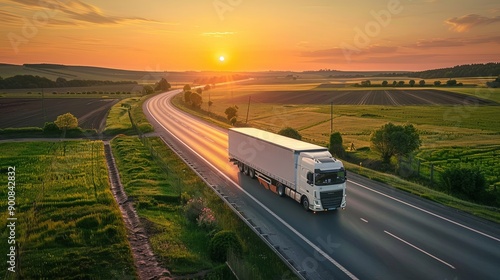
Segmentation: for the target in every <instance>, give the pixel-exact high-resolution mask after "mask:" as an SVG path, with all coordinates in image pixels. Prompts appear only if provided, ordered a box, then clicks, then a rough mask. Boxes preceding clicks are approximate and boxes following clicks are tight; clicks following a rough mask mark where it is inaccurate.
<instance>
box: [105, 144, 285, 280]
mask: <svg viewBox="0 0 500 280" xmlns="http://www.w3.org/2000/svg"><path fill="white" fill-rule="evenodd" d="M148 143H149V144H148V147H152V148H154V149H155V155H157V156H158V157H159V158H161V159H162V160H161V164H159V163H158V162H155V161H154V160H153V158H152V156H151V154H150V151H149V148H146V147H145V146H144V145H143V144H142V143H141V142H140V140H139V139H138V138H136V137H125V136H123V137H117V138H115V139H114V140H113V142H112V147H113V153H114V155H115V158H116V161H117V164H118V167H119V170H120V176H121V179H122V183H123V184H124V187H125V191H126V192H127V194H128V195H129V197H132V198H133V199H134V201H135V207H136V209H137V211H138V214H139V216H140V217H141V219H142V221H143V224H144V225H145V226H146V229H147V231H148V234H149V239H150V242H151V245H152V247H153V250H154V252H155V254H156V255H157V256H158V257H159V259H160V260H161V262H162V263H163V264H164V266H165V267H167V268H168V269H169V270H170V271H171V272H172V273H173V275H186V274H193V273H198V272H200V271H204V270H212V269H214V268H216V267H219V266H220V265H221V264H220V263H216V262H213V261H212V260H211V259H210V258H209V254H208V246H207V244H208V243H209V241H210V238H211V236H212V235H213V234H214V232H213V231H207V230H206V229H204V228H201V227H199V226H198V225H197V224H196V223H193V222H190V221H189V220H187V219H186V217H185V214H184V213H185V212H184V210H183V202H182V201H183V199H185V198H183V199H181V193H184V195H183V197H186V196H189V197H193V198H198V197H201V198H202V199H203V200H204V201H206V203H207V206H208V207H209V208H211V209H212V210H213V212H214V214H215V217H216V220H217V224H218V226H217V230H221V229H225V230H233V231H235V232H236V233H237V234H238V236H239V238H240V240H241V241H242V243H243V248H244V254H243V257H242V259H241V260H240V261H241V262H243V264H242V265H241V266H238V267H239V271H238V272H239V273H240V275H241V273H243V274H244V275H245V276H246V277H249V278H247V279H280V278H281V277H282V276H283V275H285V274H286V275H290V272H289V271H288V269H287V267H286V266H285V265H284V264H283V263H282V262H281V260H280V259H279V258H278V257H277V256H276V255H275V254H274V253H273V252H272V251H271V250H270V249H269V248H268V247H267V246H266V245H265V244H264V243H263V242H262V241H261V240H260V239H259V238H258V237H257V236H256V235H255V234H254V233H253V232H252V231H251V230H250V229H249V228H248V227H247V226H246V225H245V224H244V223H243V222H242V221H240V220H239V218H238V217H237V216H236V215H235V214H233V213H232V212H231V210H229V209H228V207H227V206H226V205H225V204H224V203H223V202H222V201H221V200H220V199H219V197H218V196H216V195H215V193H214V192H213V191H212V190H211V189H210V188H209V187H208V186H206V185H205V183H203V182H202V181H201V179H200V178H199V177H198V176H197V175H196V174H194V173H193V172H192V171H191V169H189V167H188V166H186V165H185V164H184V163H183V162H182V161H181V160H180V159H179V158H178V157H177V155H175V154H174V153H173V152H172V151H171V150H169V149H167V148H166V146H165V144H164V143H163V142H162V141H161V140H160V139H159V138H152V139H151V140H150V141H149V142H148ZM160 166H163V167H164V168H163V169H162V168H160ZM165 170H168V171H165ZM242 271H243V272H242ZM248 271H253V272H251V273H249V272H248Z"/></svg>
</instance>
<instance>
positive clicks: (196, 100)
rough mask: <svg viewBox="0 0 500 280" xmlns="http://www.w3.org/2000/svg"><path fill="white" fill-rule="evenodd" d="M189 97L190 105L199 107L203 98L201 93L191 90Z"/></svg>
mask: <svg viewBox="0 0 500 280" xmlns="http://www.w3.org/2000/svg"><path fill="white" fill-rule="evenodd" d="M189 99H190V100H191V106H193V107H194V108H198V109H199V108H201V104H202V103H203V98H202V97H201V95H199V94H198V93H195V92H192V93H191V95H190V96H189Z"/></svg>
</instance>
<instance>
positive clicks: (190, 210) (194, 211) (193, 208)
mask: <svg viewBox="0 0 500 280" xmlns="http://www.w3.org/2000/svg"><path fill="white" fill-rule="evenodd" d="M203 208H205V203H204V201H203V199H202V198H200V197H199V198H192V199H190V200H189V201H188V202H187V203H186V206H184V214H185V215H186V218H187V219H188V220H190V221H191V222H196V220H197V219H198V217H199V216H200V214H201V212H202V211H203Z"/></svg>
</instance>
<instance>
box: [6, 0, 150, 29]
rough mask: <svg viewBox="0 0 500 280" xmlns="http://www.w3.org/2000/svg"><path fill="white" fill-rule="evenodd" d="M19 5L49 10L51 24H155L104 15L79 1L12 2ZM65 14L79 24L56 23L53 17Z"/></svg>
mask: <svg viewBox="0 0 500 280" xmlns="http://www.w3.org/2000/svg"><path fill="white" fill-rule="evenodd" d="M10 1H12V2H15V3H17V4H21V5H23V6H24V7H26V8H28V9H32V10H34V11H35V10H36V11H39V10H40V8H42V9H48V10H50V11H48V14H49V15H51V19H50V23H51V24H59V25H63V24H66V25H75V24H77V22H86V23H93V24H119V23H126V22H131V21H147V22H155V21H153V20H149V19H145V18H141V17H118V16H110V15H106V14H104V13H103V12H102V11H101V10H100V9H99V8H98V7H96V6H93V5H90V4H87V3H84V2H82V1H79V0H68V1H55V0H54V1H53V0H41V1H40V0H10ZM61 12H62V13H63V14H65V15H66V16H67V17H69V18H70V19H73V20H75V21H77V22H70V21H54V19H53V17H54V16H57V14H58V13H61Z"/></svg>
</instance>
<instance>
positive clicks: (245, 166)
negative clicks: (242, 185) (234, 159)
mask: <svg viewBox="0 0 500 280" xmlns="http://www.w3.org/2000/svg"><path fill="white" fill-rule="evenodd" d="M249 168H250V167H248V166H247V165H243V173H245V175H248V169H249Z"/></svg>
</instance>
